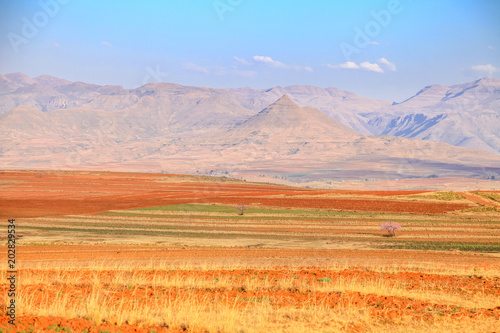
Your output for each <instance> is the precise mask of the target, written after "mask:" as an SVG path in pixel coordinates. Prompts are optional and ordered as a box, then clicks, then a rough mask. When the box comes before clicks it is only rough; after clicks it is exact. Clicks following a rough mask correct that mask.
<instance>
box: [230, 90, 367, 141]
mask: <svg viewBox="0 0 500 333" xmlns="http://www.w3.org/2000/svg"><path fill="white" fill-rule="evenodd" d="M360 136H361V135H360V134H359V133H357V132H356V131H354V130H352V129H350V128H348V127H346V126H344V125H342V124H341V123H340V122H338V121H337V120H335V119H332V118H330V117H328V116H327V115H325V114H324V113H323V112H321V111H319V110H317V109H314V108H311V107H304V108H302V107H300V106H299V105H298V104H297V103H295V102H294V101H293V100H292V99H291V98H290V97H288V95H283V96H282V97H281V98H280V99H278V100H277V101H276V102H274V103H273V104H271V105H269V106H268V107H266V108H265V109H263V110H262V111H260V112H259V113H258V114H256V115H254V116H252V117H250V118H249V119H247V120H246V121H244V122H242V123H240V124H238V125H236V126H234V127H233V128H232V129H231V130H230V131H229V132H228V133H227V135H226V136H225V138H226V141H231V142H238V141H240V140H244V141H247V140H248V139H249V138H255V139H266V141H273V140H279V141H285V142H329V141H339V140H341V141H351V140H354V139H356V138H359V137H360Z"/></svg>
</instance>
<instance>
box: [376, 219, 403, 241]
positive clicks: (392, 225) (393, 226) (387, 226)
mask: <svg viewBox="0 0 500 333" xmlns="http://www.w3.org/2000/svg"><path fill="white" fill-rule="evenodd" d="M380 230H387V232H388V233H389V237H392V236H396V231H399V230H401V224H399V223H396V222H385V223H384V224H382V225H381V226H380Z"/></svg>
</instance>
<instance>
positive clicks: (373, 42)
mask: <svg viewBox="0 0 500 333" xmlns="http://www.w3.org/2000/svg"><path fill="white" fill-rule="evenodd" d="M368 44H370V45H380V43H379V42H377V41H374V40H373V41H371V42H368Z"/></svg>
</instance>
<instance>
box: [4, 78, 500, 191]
mask: <svg viewBox="0 0 500 333" xmlns="http://www.w3.org/2000/svg"><path fill="white" fill-rule="evenodd" d="M374 135H375V136H374ZM0 138H1V142H0V167H2V168H90V169H91V168H100V169H123V170H130V171H161V170H165V171H168V172H189V173H196V172H199V173H216V174H221V173H222V174H228V175H233V176H238V175H244V176H252V177H253V176H264V177H279V178H285V179H289V180H291V181H300V182H303V181H308V180H322V181H326V180H328V179H330V180H338V179H346V178H347V179H367V178H369V179H394V178H417V177H435V176H440V177H442V176H460V177H476V178H491V177H495V176H497V178H500V80H496V79H481V80H478V81H475V82H471V83H466V84H462V85H456V86H451V87H445V86H438V85H435V86H429V87H425V88H424V89H422V90H421V91H420V92H418V93H417V94H416V95H415V96H413V97H411V98H409V99H407V100H406V101H404V102H401V103H393V102H392V101H382V100H375V99H370V98H365V97H361V96H359V95H357V94H355V93H351V92H346V91H342V90H339V89H336V88H326V89H323V88H318V87H312V86H290V87H274V88H271V89H251V88H239V89H214V88H205V87H203V88H201V87H188V86H181V85H177V84H171V83H151V84H146V85H144V86H142V87H139V88H137V89H124V88H123V87H121V86H99V85H94V84H87V83H82V82H70V81H67V80H63V79H59V78H54V77H51V76H47V75H43V76H39V77H35V78H30V77H28V76H27V75H25V74H21V73H16V74H6V75H0ZM408 138H411V139H408ZM421 139H423V140H421ZM437 141H439V142H437ZM450 144H451V145H450ZM452 145H454V146H452ZM463 147H472V148H476V149H472V148H463ZM478 148H479V149H478Z"/></svg>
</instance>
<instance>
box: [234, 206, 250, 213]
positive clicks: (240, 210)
mask: <svg viewBox="0 0 500 333" xmlns="http://www.w3.org/2000/svg"><path fill="white" fill-rule="evenodd" d="M234 208H236V209H237V210H238V215H243V212H244V211H245V210H247V206H245V205H244V204H239V205H236V206H235V207H234Z"/></svg>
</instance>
